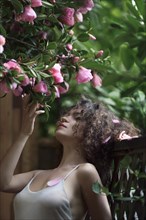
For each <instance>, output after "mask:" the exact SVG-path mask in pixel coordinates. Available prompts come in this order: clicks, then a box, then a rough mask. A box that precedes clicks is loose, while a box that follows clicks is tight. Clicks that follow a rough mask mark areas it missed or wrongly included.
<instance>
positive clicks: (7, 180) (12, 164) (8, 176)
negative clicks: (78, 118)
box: [0, 97, 44, 192]
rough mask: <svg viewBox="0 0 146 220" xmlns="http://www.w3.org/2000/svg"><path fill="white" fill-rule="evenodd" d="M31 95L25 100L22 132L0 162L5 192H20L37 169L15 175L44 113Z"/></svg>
mask: <svg viewBox="0 0 146 220" xmlns="http://www.w3.org/2000/svg"><path fill="white" fill-rule="evenodd" d="M29 100H30V99H29V97H25V98H24V100H23V118H22V126H21V130H20V133H19V134H18V137H17V139H16V141H15V142H14V143H13V144H12V146H10V148H9V149H8V152H7V153H6V155H5V156H4V158H3V159H2V161H1V162H0V190H1V191H4V192H18V191H20V190H21V189H22V188H23V187H24V186H25V185H26V184H27V183H28V181H29V180H30V179H31V178H32V177H33V175H34V174H35V172H36V171H31V172H27V173H23V174H17V175H14V171H15V168H16V166H17V163H18V161H19V158H20V155H21V153H22V151H23V148H24V146H25V144H26V142H27V140H28V138H29V137H30V135H31V134H32V132H33V130H34V123H35V119H36V116H37V115H39V114H41V113H44V111H42V110H39V104H38V103H32V102H31V103H30V102H29Z"/></svg>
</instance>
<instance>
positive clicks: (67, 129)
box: [55, 110, 80, 141]
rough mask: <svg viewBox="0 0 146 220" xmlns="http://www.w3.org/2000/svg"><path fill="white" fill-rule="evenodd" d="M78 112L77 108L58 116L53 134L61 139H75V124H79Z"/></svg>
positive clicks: (76, 137)
mask: <svg viewBox="0 0 146 220" xmlns="http://www.w3.org/2000/svg"><path fill="white" fill-rule="evenodd" d="M79 118H80V112H79V111H77V110H70V111H69V112H68V113H67V114H65V115H64V116H63V117H61V118H60V120H59V121H58V122H57V128H56V133H55V136H56V138H57V139H58V140H59V141H61V140H67V139H68V140H77V139H78V134H77V133H78V132H77V126H78V125H79V121H78V120H79Z"/></svg>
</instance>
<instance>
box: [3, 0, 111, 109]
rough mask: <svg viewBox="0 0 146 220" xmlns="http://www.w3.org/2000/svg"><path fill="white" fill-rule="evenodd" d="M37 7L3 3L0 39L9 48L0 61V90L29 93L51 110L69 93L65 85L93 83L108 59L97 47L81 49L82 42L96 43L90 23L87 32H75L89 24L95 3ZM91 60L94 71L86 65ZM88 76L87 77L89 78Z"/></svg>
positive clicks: (26, 3) (25, 2) (26, 1)
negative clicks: (80, 24)
mask: <svg viewBox="0 0 146 220" xmlns="http://www.w3.org/2000/svg"><path fill="white" fill-rule="evenodd" d="M34 2H36V1H35V0H31V1H29V0H22V1H19V0H16V1H13V0H11V1H4V0H3V1H2V4H1V11H0V17H1V19H0V20H1V23H0V34H1V35H3V36H4V37H5V38H6V44H5V45H4V52H3V51H2V52H3V53H2V54H1V60H0V83H1V84H0V86H1V90H2V91H3V92H4V93H6V94H7V93H8V92H9V91H10V90H12V91H13V93H14V94H15V95H17V96H19V95H24V94H30V95H31V98H32V99H33V100H37V101H39V103H41V104H43V105H45V107H48V106H49V107H50V105H52V104H53V102H54V101H55V99H56V97H60V94H62V93H65V92H67V91H68V86H69V85H68V84H67V83H66V82H69V81H75V80H76V81H77V83H78V84H79V83H85V82H88V81H91V79H92V78H93V80H94V76H95V75H94V74H93V73H94V72H95V71H96V70H97V69H98V66H101V67H102V66H106V60H107V59H105V60H104V59H102V57H101V56H102V55H101V56H96V55H97V54H98V51H97V50H94V49H93V48H92V50H84V49H83V48H82V43H83V42H85V41H92V40H94V36H93V35H92V34H91V27H90V24H89V25H88V28H87V29H86V31H85V32H84V33H80V32H77V33H76V32H75V29H76V26H77V25H78V22H82V24H83V25H84V20H85V21H86V19H87V20H88V14H89V11H90V10H91V9H92V8H93V6H94V3H93V2H92V0H90V1H89V3H87V4H86V1H83V2H81V3H80V2H77V1H75V0H74V1H51V0H50V1H49V2H48V1H41V0H40V3H41V4H42V6H41V5H39V6H34ZM33 7H34V8H35V10H33ZM4 9H5V10H4ZM27 10H29V15H30V14H31V16H28V14H27V13H26V11H27ZM83 18H84V19H83ZM77 42H80V45H81V47H80V48H78V47H77V46H76V45H77V44H78V43H77ZM1 48H2V49H3V44H2V45H1ZM90 61H91V62H92V63H93V65H92V66H89V65H87V63H89V62H90ZM12 62H13V63H12ZM87 66H88V68H90V69H87ZM83 67H84V69H83ZM85 67H86V68H85ZM81 68H82V69H81ZM81 70H82V73H80V72H81ZM83 71H84V72H83ZM87 71H88V72H87ZM79 75H81V79H80V80H79ZM85 75H88V78H86V79H84V78H85ZM58 78H59V79H58ZM62 78H63V79H62ZM94 81H95V80H94ZM94 86H95V85H94ZM60 87H61V88H60Z"/></svg>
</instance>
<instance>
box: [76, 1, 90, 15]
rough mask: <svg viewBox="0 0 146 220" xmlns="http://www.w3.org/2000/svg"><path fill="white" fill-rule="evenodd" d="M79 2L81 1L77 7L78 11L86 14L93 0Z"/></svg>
mask: <svg viewBox="0 0 146 220" xmlns="http://www.w3.org/2000/svg"><path fill="white" fill-rule="evenodd" d="M80 3H82V6H81V7H80V8H79V9H78V11H79V12H81V13H82V14H86V13H87V12H88V11H91V10H92V8H93V7H94V2H93V1H92V0H82V1H81V2H80Z"/></svg>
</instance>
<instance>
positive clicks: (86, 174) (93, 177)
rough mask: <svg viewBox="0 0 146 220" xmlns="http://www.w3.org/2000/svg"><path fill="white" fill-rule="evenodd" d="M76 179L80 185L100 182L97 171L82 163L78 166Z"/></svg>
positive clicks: (89, 164) (91, 166) (90, 165)
mask: <svg viewBox="0 0 146 220" xmlns="http://www.w3.org/2000/svg"><path fill="white" fill-rule="evenodd" d="M78 179H79V182H80V183H81V184H83V183H85V182H86V183H91V184H92V183H94V182H96V181H98V182H101V180H100V176H99V174H98V171H97V169H96V168H95V166H94V165H93V164H91V163H84V164H81V165H80V166H79V169H78Z"/></svg>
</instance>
